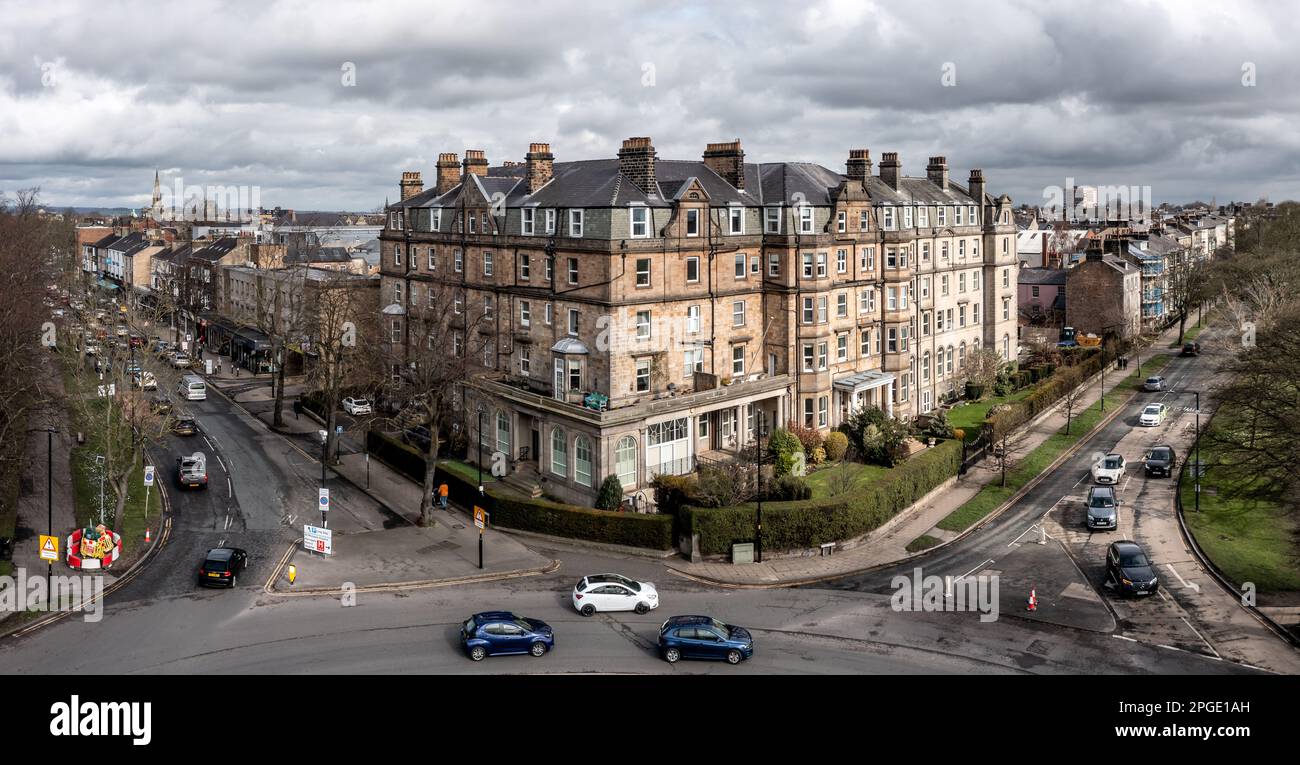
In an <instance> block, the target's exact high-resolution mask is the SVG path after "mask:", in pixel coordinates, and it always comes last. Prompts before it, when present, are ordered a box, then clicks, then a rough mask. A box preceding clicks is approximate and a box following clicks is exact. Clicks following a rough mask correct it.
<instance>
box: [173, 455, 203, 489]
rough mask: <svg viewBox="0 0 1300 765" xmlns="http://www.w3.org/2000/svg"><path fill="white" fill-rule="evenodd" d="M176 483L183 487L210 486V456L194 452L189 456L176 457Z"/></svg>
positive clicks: (200, 487)
mask: <svg viewBox="0 0 1300 765" xmlns="http://www.w3.org/2000/svg"><path fill="white" fill-rule="evenodd" d="M176 485H177V486H180V487H181V488H182V489H206V488H208V457H207V455H206V454H204V453H203V452H194V453H193V454H191V455H190V456H188V457H177V458H176Z"/></svg>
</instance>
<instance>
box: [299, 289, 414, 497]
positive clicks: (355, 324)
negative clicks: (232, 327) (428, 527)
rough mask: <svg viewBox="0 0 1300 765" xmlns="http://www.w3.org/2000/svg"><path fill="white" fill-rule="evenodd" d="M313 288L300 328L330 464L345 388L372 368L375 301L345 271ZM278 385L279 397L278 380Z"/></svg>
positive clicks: (309, 378) (309, 382) (359, 380)
mask: <svg viewBox="0 0 1300 765" xmlns="http://www.w3.org/2000/svg"><path fill="white" fill-rule="evenodd" d="M313 284H314V286H313V287H312V292H311V296H310V297H309V298H308V297H304V298H303V300H304V301H308V302H309V303H310V309H309V310H308V309H306V308H304V309H303V311H302V315H301V327H302V331H303V332H304V333H305V334H306V336H307V338H308V342H309V344H310V348H311V349H312V350H313V351H315V353H316V356H317V360H316V363H315V364H313V365H311V366H310V367H309V369H308V372H307V382H308V384H309V385H310V386H311V387H312V389H313V390H315V391H317V392H319V394H320V397H321V408H322V409H323V410H324V411H323V412H322V416H323V417H324V418H325V445H324V449H325V455H326V458H327V459H330V457H329V455H333V454H334V453H335V452H336V451H337V449H336V446H335V441H336V439H337V434H336V433H335V427H336V423H337V416H338V415H337V413H338V406H339V399H340V397H341V396H342V393H341V391H342V388H343V385H344V383H345V382H349V383H351V384H357V383H360V382H362V381H364V380H366V379H368V376H369V375H370V374H371V373H372V371H373V370H374V369H375V368H376V364H375V363H374V361H375V359H376V355H377V351H376V350H375V348H376V346H377V344H376V343H374V342H373V339H374V338H375V334H376V329H375V327H374V302H373V299H370V300H367V297H373V296H369V295H368V293H367V289H368V288H367V286H365V285H364V284H360V283H358V281H357V280H356V279H355V278H352V277H351V276H350V275H349V274H347V273H345V272H330V275H329V276H326V277H325V278H323V279H320V280H313ZM287 323H288V322H286V324H287ZM281 386H282V387H281V395H283V378H282V379H281ZM277 401H278V399H277ZM278 406H279V405H278V403H277V408H278ZM431 491H432V489H431V488H430V492H431ZM426 499H428V497H426Z"/></svg>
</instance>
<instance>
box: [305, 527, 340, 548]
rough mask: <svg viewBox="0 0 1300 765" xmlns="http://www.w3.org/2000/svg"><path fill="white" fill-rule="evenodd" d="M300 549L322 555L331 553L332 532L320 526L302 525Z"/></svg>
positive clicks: (332, 545) (332, 543) (332, 544)
mask: <svg viewBox="0 0 1300 765" xmlns="http://www.w3.org/2000/svg"><path fill="white" fill-rule="evenodd" d="M302 549H304V550H308V551H310V552H318V553H322V554H324V555H333V554H334V532H333V531H332V530H330V529H326V528H321V527H320V526H303V527H302Z"/></svg>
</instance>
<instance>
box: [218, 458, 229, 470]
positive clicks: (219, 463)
mask: <svg viewBox="0 0 1300 765" xmlns="http://www.w3.org/2000/svg"><path fill="white" fill-rule="evenodd" d="M217 464H218V465H220V466H221V469H222V470H225V472H227V473H229V472H230V471H229V470H226V463H224V462H222V461H221V455H220V454H218V455H217Z"/></svg>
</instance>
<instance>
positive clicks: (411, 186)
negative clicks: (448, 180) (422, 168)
mask: <svg viewBox="0 0 1300 765" xmlns="http://www.w3.org/2000/svg"><path fill="white" fill-rule="evenodd" d="M401 189H402V200H403V201H405V200H407V199H410V198H411V197H413V196H415V195H416V194H419V193H420V192H422V191H424V181H422V180H420V174H419V173H418V172H415V173H413V172H409V171H408V172H405V173H402V183H401Z"/></svg>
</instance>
